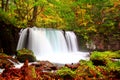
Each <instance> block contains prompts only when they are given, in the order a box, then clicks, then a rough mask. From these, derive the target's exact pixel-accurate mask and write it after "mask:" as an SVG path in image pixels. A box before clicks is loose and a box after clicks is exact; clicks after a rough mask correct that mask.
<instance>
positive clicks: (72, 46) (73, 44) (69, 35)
mask: <svg viewBox="0 0 120 80" xmlns="http://www.w3.org/2000/svg"><path fill="white" fill-rule="evenodd" d="M65 37H66V40H67V44H68V50H69V51H70V52H77V51H78V50H79V49H78V44H77V38H76V35H75V33H74V32H72V31H66V33H65Z"/></svg>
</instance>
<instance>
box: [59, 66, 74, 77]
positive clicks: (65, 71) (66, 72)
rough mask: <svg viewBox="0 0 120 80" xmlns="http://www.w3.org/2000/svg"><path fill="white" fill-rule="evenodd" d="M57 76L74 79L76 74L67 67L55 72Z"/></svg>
mask: <svg viewBox="0 0 120 80" xmlns="http://www.w3.org/2000/svg"><path fill="white" fill-rule="evenodd" d="M57 74H58V75H59V76H61V77H64V76H68V75H69V76H71V77H74V76H75V74H76V73H75V71H72V70H71V69H70V68H68V67H62V68H61V69H59V70H57Z"/></svg>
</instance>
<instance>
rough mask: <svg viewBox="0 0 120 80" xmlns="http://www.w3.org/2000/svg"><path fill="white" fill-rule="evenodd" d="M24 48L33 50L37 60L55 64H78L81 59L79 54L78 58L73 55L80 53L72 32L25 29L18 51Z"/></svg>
mask: <svg viewBox="0 0 120 80" xmlns="http://www.w3.org/2000/svg"><path fill="white" fill-rule="evenodd" d="M22 48H27V49H29V50H32V51H33V52H34V55H35V56H36V58H37V60H49V61H51V62H55V63H71V62H77V61H78V59H80V57H81V56H78V54H77V55H76V56H75V55H74V56H73V54H72V53H74V54H75V53H78V52H79V51H78V45H77V38H76V35H75V33H74V32H72V31H65V32H64V31H62V30H56V29H52V28H36V27H33V28H26V29H23V30H22V31H21V33H20V38H19V41H18V46H17V50H20V49H22ZM77 57H78V58H77ZM72 58H73V59H74V60H73V59H72ZM64 60H67V62H65V61H64Z"/></svg>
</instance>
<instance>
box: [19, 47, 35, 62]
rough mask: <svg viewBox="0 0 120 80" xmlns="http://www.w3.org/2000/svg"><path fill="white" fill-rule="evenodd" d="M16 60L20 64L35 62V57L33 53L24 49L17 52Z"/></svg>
mask: <svg viewBox="0 0 120 80" xmlns="http://www.w3.org/2000/svg"><path fill="white" fill-rule="evenodd" d="M17 59H18V60H19V61H20V62H25V61H26V60H28V61H29V62H34V61H36V57H35V56H34V54H33V52H32V51H31V50H28V49H25V48H23V49H21V50H18V51H17Z"/></svg>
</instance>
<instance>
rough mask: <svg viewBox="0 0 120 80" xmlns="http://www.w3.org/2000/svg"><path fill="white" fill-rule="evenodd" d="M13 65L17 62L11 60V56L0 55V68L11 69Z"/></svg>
mask: <svg viewBox="0 0 120 80" xmlns="http://www.w3.org/2000/svg"><path fill="white" fill-rule="evenodd" d="M15 63H18V61H17V60H16V59H14V58H12V56H8V55H6V54H5V53H0V68H2V69H3V68H6V67H8V68H9V67H13V66H14V64H15Z"/></svg>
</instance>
